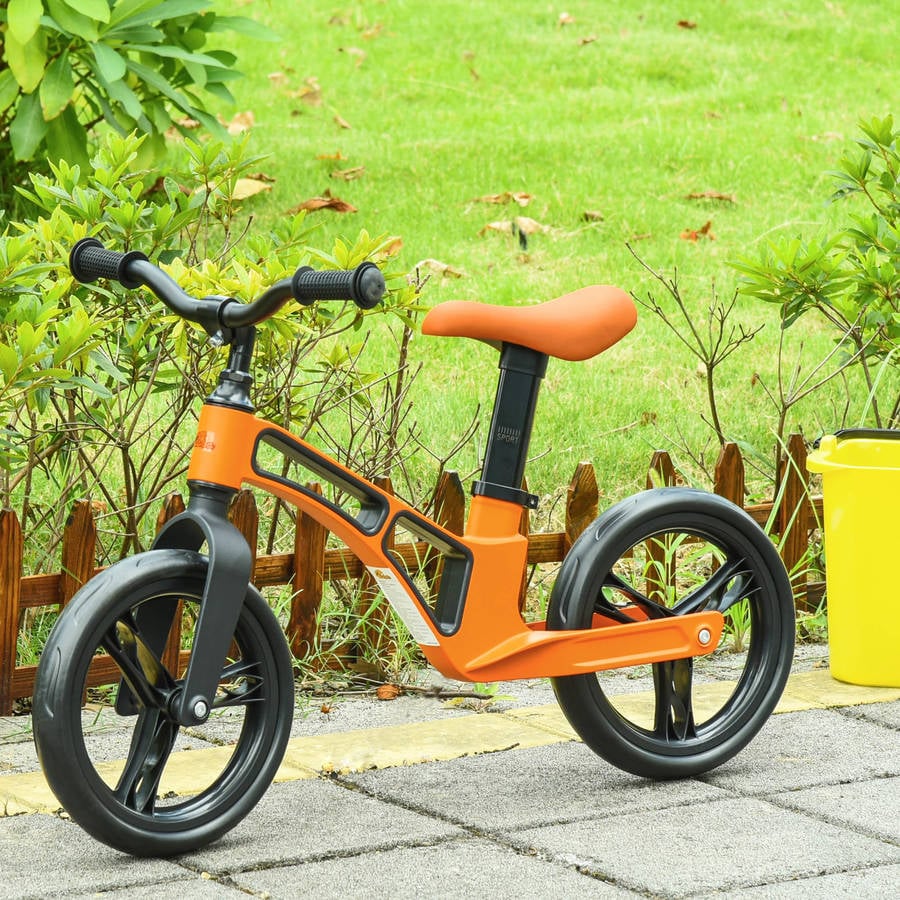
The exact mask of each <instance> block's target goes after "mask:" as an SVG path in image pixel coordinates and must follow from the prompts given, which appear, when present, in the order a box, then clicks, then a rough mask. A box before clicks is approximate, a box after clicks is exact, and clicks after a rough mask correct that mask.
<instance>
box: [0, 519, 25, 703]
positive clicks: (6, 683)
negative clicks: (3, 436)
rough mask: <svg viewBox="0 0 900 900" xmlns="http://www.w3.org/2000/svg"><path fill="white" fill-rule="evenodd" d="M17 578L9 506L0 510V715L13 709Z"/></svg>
mask: <svg viewBox="0 0 900 900" xmlns="http://www.w3.org/2000/svg"><path fill="white" fill-rule="evenodd" d="M21 578H22V528H21V526H20V525H19V520H18V518H16V514H15V513H14V512H13V511H12V510H11V509H4V510H0V716H8V715H11V714H12V711H13V709H12V705H13V700H14V697H13V695H12V693H13V690H12V679H13V674H14V672H15V669H16V644H17V643H18V640H19V618H20V612H19V597H20V590H21V587H20V586H21Z"/></svg>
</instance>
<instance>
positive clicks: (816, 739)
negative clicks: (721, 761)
mask: <svg viewBox="0 0 900 900" xmlns="http://www.w3.org/2000/svg"><path fill="white" fill-rule="evenodd" d="M897 705H898V706H900V704H897ZM898 748H900V740H898V735H897V733H896V732H894V731H892V730H890V729H887V728H883V727H881V726H878V725H876V724H874V723H871V722H867V721H863V720H861V719H854V718H850V717H848V716H844V715H841V713H839V712H836V711H835V710H830V709H829V710H807V711H805V712H798V713H792V714H790V715H781V716H772V718H771V719H769V721H768V722H766V724H765V725H764V726H763V729H762V731H760V733H759V734H758V735H756V737H755V738H754V739H753V740H752V741H751V742H750V744H749V745H748V746H747V747H745V748H744V749H743V750H742V751H741V752H740V753H739V754H738V755H737V756H736V757H734V759H732V760H730V761H729V762H728V763H727V764H726V765H724V766H721V767H720V768H718V769H715V770H713V771H712V772H710V773H708V774H706V775H704V776H703V780H704V781H706V782H708V783H709V784H712V785H715V786H716V787H721V788H725V789H730V790H734V791H738V792H740V793H741V794H767V793H774V792H776V791H788V790H795V789H797V788H805V787H813V786H815V785H818V784H828V783H834V782H839V781H844V782H848V781H861V780H866V779H869V778H878V777H883V776H887V775H900V752H898Z"/></svg>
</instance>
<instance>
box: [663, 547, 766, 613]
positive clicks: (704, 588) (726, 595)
mask: <svg viewBox="0 0 900 900" xmlns="http://www.w3.org/2000/svg"><path fill="white" fill-rule="evenodd" d="M732 582H733V584H732ZM729 585H730V586H729ZM755 590H756V588H755V587H753V573H752V572H751V571H750V570H749V569H748V568H747V563H746V561H745V560H744V559H743V558H741V559H729V560H727V561H726V562H725V563H723V564H722V565H721V566H720V567H719V568H718V569H717V570H716V571H715V573H714V574H713V576H712V577H711V578H710V579H709V581H706V582H704V583H703V584H702V585H701V586H700V587H698V588H697V589H696V590H695V591H691V593H690V594H688V595H687V597H685V598H684V599H683V600H682V601H681V602H680V603H677V604H676V605H675V606H674V607H673V608H672V610H671V612H672V613H673V614H674V615H677V616H684V615H687V614H688V613H694V612H699V611H701V610H715V611H717V612H721V613H724V612H726V611H727V610H728V609H729V608H730V607H732V606H734V604H735V603H737V602H738V601H739V600H743V599H744V598H745V597H747V596H748V595H749V594H751V593H752V592H753V591H755Z"/></svg>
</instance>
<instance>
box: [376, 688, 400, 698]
mask: <svg viewBox="0 0 900 900" xmlns="http://www.w3.org/2000/svg"><path fill="white" fill-rule="evenodd" d="M401 693H402V691H401V690H400V688H399V686H398V685H396V684H379V685H378V687H377V688H376V690H375V696H376V697H377V698H378V699H379V700H396V699H397V698H398V697H399V696H400V694H401Z"/></svg>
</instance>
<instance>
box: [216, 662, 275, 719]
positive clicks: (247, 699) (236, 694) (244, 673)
mask: <svg viewBox="0 0 900 900" xmlns="http://www.w3.org/2000/svg"><path fill="white" fill-rule="evenodd" d="M258 673H259V665H258V664H257V663H248V662H244V661H239V662H235V663H231V664H230V665H228V666H226V667H225V668H224V669H223V670H222V677H221V681H222V682H223V683H222V684H220V685H219V691H218V693H217V694H216V697H215V700H214V701H213V709H223V708H224V707H226V706H244V705H246V704H248V703H258V702H260V701H261V700H264V699H265V697H264V696H263V695H262V686H263V684H264V683H265V682H264V681H263V679H262V677H261V676H260V675H259V674H258Z"/></svg>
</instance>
